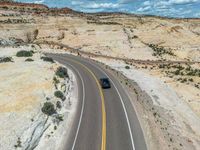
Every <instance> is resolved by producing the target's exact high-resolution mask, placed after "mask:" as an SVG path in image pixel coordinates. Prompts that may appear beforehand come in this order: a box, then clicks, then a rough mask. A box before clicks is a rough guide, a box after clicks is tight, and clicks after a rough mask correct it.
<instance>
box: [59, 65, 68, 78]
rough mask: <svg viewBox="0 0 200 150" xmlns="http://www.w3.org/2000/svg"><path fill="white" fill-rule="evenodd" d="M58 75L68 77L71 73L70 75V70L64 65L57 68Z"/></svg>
mask: <svg viewBox="0 0 200 150" xmlns="http://www.w3.org/2000/svg"><path fill="white" fill-rule="evenodd" d="M56 75H57V76H58V77H60V78H68V77H69V75H68V71H67V69H66V68H64V67H59V68H58V69H57V70H56Z"/></svg>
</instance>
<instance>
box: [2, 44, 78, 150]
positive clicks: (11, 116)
mask: <svg viewBox="0 0 200 150" xmlns="http://www.w3.org/2000/svg"><path fill="white" fill-rule="evenodd" d="M20 50H28V51H30V50H34V51H35V52H36V53H34V55H33V57H31V59H33V60H34V61H32V62H26V61H25V60H26V59H27V58H25V57H16V53H17V52H18V51H20ZM41 56H43V54H41V53H40V52H38V51H37V50H35V49H34V48H32V47H31V46H21V47H16V48H13V47H4V48H3V47H1V48H0V57H1V58H2V57H12V60H13V62H5V63H0V68H1V72H0V82H1V84H0V99H1V101H0V119H1V121H2V122H1V126H0V133H1V135H2V136H1V138H0V143H1V144H0V149H7V150H13V149H26V148H28V149H32V148H33V147H36V149H43V148H44V147H45V148H46V147H48V146H50V147H49V149H54V150H55V149H60V147H61V146H62V145H63V144H64V143H65V142H66V138H67V135H68V132H67V131H68V130H69V128H70V126H71V125H70V124H71V122H72V120H73V114H75V108H76V103H77V96H76V95H77V88H76V87H77V85H76V80H75V76H74V74H73V73H72V72H71V71H70V70H69V71H68V73H69V79H66V80H63V81H62V80H61V79H60V83H59V85H58V89H59V88H60V90H62V88H61V86H60V84H62V85H65V87H66V89H68V90H67V92H66V93H65V95H66V100H65V101H64V102H63V103H61V104H62V108H61V109H57V113H58V114H60V115H62V116H63V121H62V122H57V121H56V122H55V118H54V117H53V116H52V117H47V115H45V114H44V113H42V111H41V108H42V106H43V104H44V102H45V101H47V98H48V101H50V102H52V103H53V104H54V105H55V104H56V102H57V101H59V99H58V98H55V97H54V91H55V90H56V89H55V85H54V83H53V77H54V76H55V71H56V69H57V68H58V67H59V64H57V63H53V64H52V63H50V62H45V61H43V60H42V59H40V57H41ZM61 135H63V136H61Z"/></svg>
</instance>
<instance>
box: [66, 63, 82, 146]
mask: <svg viewBox="0 0 200 150" xmlns="http://www.w3.org/2000/svg"><path fill="white" fill-rule="evenodd" d="M67 64H68V65H69V66H71V68H72V69H74V70H75V71H76V72H77V73H78V76H79V77H80V79H81V82H82V85H83V103H82V108H81V115H80V119H79V123H78V127H77V131H76V135H75V138H74V142H73V145H72V150H74V147H75V145H76V140H77V137H78V133H79V129H80V125H81V121H82V117H83V110H84V107H85V86H84V82H83V79H82V77H81V74H80V72H79V71H78V69H76V68H75V67H74V66H73V65H71V64H69V63H67Z"/></svg>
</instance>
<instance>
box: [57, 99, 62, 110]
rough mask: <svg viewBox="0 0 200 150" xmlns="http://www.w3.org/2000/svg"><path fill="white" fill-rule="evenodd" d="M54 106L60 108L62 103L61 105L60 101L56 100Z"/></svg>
mask: <svg viewBox="0 0 200 150" xmlns="http://www.w3.org/2000/svg"><path fill="white" fill-rule="evenodd" d="M56 107H57V108H59V109H61V108H62V105H61V102H60V101H57V102H56Z"/></svg>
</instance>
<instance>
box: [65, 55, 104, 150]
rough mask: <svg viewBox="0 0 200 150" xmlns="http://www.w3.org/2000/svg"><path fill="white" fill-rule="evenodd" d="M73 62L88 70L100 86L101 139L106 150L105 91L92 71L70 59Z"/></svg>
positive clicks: (102, 149) (102, 148)
mask: <svg viewBox="0 0 200 150" xmlns="http://www.w3.org/2000/svg"><path fill="white" fill-rule="evenodd" d="M69 60H71V61H73V62H75V63H76V64H79V65H81V66H82V67H83V68H84V69H86V70H87V71H88V72H89V73H90V74H91V75H92V76H93V78H94V79H95V81H96V84H97V86H98V89H99V92H100V96H101V103H102V139H101V150H106V109H105V99H104V94H103V90H102V88H101V85H100V84H99V81H98V79H97V77H96V76H95V74H94V73H93V72H92V70H91V69H89V68H88V67H87V66H85V65H83V64H81V63H80V62H78V61H75V60H72V59H69Z"/></svg>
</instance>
